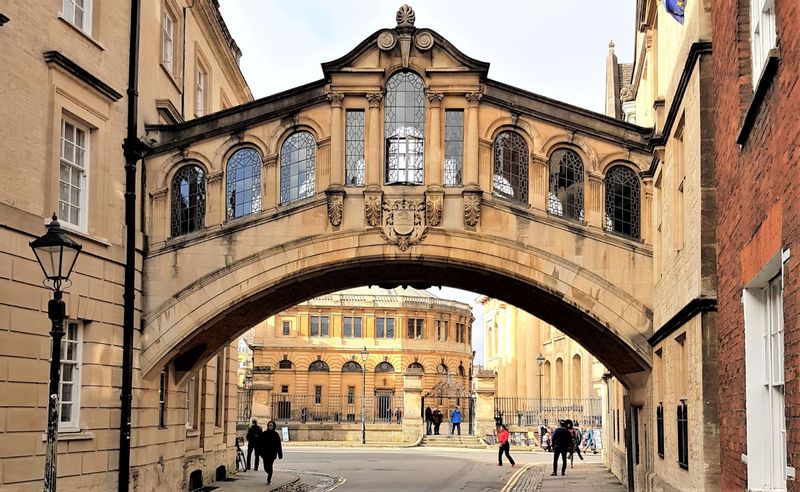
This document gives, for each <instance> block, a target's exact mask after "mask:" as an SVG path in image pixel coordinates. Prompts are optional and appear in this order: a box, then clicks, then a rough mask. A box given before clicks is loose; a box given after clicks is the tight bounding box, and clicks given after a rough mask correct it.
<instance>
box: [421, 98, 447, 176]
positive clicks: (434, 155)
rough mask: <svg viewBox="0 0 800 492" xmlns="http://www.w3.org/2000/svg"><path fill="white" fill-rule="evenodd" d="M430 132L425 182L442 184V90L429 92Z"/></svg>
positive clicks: (426, 155)
mask: <svg viewBox="0 0 800 492" xmlns="http://www.w3.org/2000/svg"><path fill="white" fill-rule="evenodd" d="M427 96H428V102H429V103H430V107H429V112H428V114H429V116H430V118H429V119H430V123H429V127H430V130H431V131H430V134H429V137H428V141H427V144H426V146H425V147H426V148H425V183H426V184H427V185H428V186H441V184H442V177H443V174H442V159H443V158H442V131H441V125H442V123H441V113H442V110H441V106H442V99H444V94H442V93H441V92H428V93H427Z"/></svg>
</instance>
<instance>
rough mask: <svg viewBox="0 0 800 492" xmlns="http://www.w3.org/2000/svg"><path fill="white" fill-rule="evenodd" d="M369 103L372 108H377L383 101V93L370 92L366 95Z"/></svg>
mask: <svg viewBox="0 0 800 492" xmlns="http://www.w3.org/2000/svg"><path fill="white" fill-rule="evenodd" d="M366 97H367V102H368V103H369V107H370V108H377V107H378V106H379V105H380V104H381V101H382V100H383V93H380V92H368V93H367V94H366Z"/></svg>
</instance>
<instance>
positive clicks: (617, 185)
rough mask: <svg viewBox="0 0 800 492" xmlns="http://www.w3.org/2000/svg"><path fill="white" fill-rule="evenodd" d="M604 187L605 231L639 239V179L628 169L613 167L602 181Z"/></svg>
mask: <svg viewBox="0 0 800 492" xmlns="http://www.w3.org/2000/svg"><path fill="white" fill-rule="evenodd" d="M604 184H605V187H606V230H608V231H611V232H615V233H617V234H622V235H623V236H628V237H631V238H634V239H638V238H639V217H640V215H639V210H640V208H639V207H640V205H641V201H640V198H639V177H638V176H636V173H635V172H633V171H632V170H631V169H630V168H628V167H625V166H614V167H612V168H611V169H609V170H608V172H607V173H606V177H605V180H604Z"/></svg>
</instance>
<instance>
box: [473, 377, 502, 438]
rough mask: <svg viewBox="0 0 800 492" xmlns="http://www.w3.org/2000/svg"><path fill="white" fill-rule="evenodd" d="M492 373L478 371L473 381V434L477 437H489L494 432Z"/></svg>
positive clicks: (493, 379)
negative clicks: (474, 408)
mask: <svg viewBox="0 0 800 492" xmlns="http://www.w3.org/2000/svg"><path fill="white" fill-rule="evenodd" d="M496 377H497V376H496V375H495V373H494V371H487V370H480V371H478V372H477V373H476V374H475V378H474V380H473V384H474V386H475V387H474V391H475V394H476V395H477V398H476V401H475V407H476V410H475V434H476V435H477V436H478V437H483V436H486V435H491V434H492V433H493V432H494V426H495V422H494V396H495V391H494V387H495V378H496Z"/></svg>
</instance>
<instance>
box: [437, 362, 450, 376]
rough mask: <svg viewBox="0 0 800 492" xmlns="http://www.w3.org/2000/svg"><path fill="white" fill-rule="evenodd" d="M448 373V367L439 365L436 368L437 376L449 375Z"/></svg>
mask: <svg viewBox="0 0 800 492" xmlns="http://www.w3.org/2000/svg"><path fill="white" fill-rule="evenodd" d="M448 372H449V370H448V369H447V366H446V365H444V364H439V365H438V366H436V374H447V373H448Z"/></svg>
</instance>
